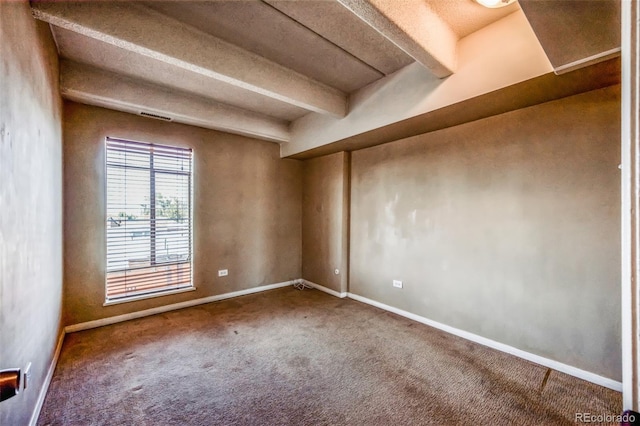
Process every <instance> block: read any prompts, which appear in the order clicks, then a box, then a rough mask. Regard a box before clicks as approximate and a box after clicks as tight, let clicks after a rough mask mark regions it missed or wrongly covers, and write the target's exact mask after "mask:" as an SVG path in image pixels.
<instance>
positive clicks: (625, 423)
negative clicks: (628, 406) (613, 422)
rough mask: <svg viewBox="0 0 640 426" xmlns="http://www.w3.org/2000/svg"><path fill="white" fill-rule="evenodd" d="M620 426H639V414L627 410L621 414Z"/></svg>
mask: <svg viewBox="0 0 640 426" xmlns="http://www.w3.org/2000/svg"><path fill="white" fill-rule="evenodd" d="M620 425H621V426H636V425H640V413H636V412H635V411H632V410H627V411H625V412H624V413H622V421H621V422H620Z"/></svg>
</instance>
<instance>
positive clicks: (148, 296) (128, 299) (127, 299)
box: [102, 287, 196, 306]
mask: <svg viewBox="0 0 640 426" xmlns="http://www.w3.org/2000/svg"><path fill="white" fill-rule="evenodd" d="M195 289H196V288H195V287H185V288H179V289H176V290H167V291H161V292H158V293H148V294H141V295H139V296H131V297H123V298H122V299H114V300H106V301H105V302H104V303H103V304H102V306H111V305H119V304H120V303H127V302H137V301H139V300H144V299H152V298H154V297H162V296H170V295H172V294H179V293H186V292H188V291H194V290H195Z"/></svg>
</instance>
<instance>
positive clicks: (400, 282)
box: [393, 280, 402, 288]
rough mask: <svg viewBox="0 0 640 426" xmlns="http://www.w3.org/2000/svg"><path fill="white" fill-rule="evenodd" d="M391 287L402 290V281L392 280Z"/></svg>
mask: <svg viewBox="0 0 640 426" xmlns="http://www.w3.org/2000/svg"><path fill="white" fill-rule="evenodd" d="M393 286H394V287H396V288H402V281H398V280H393Z"/></svg>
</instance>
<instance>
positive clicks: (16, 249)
mask: <svg viewBox="0 0 640 426" xmlns="http://www.w3.org/2000/svg"><path fill="white" fill-rule="evenodd" d="M0 64H1V66H0V207H1V208H2V213H1V214H0V369H4V368H10V367H21V368H24V367H25V366H26V364H27V363H28V362H32V369H31V372H32V374H31V383H30V384H29V388H28V389H27V390H26V391H23V392H21V393H20V394H19V395H18V396H15V397H13V398H11V399H9V400H6V401H4V402H2V404H0V424H2V425H26V424H28V423H29V419H30V417H31V414H32V413H33V411H34V408H35V406H36V401H37V398H38V393H39V392H40V390H41V389H42V385H43V383H44V379H45V376H46V374H47V370H48V368H49V365H50V364H51V360H52V358H53V354H54V350H55V346H56V342H57V337H58V333H59V329H60V315H61V310H62V134H61V115H62V105H61V102H60V96H59V94H58V57H57V53H56V48H55V45H54V43H53V40H52V38H51V34H50V32H49V28H48V26H47V25H44V24H41V23H36V21H35V20H34V19H33V18H32V17H31V10H30V9H29V4H28V2H4V1H0Z"/></svg>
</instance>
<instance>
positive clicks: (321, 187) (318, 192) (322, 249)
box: [302, 152, 350, 292]
mask: <svg viewBox="0 0 640 426" xmlns="http://www.w3.org/2000/svg"><path fill="white" fill-rule="evenodd" d="M349 161H350V154H349V153H345V152H338V153H336V154H332V155H327V156H324V157H319V158H314V159H312V160H307V161H305V162H304V166H303V194H304V195H303V203H302V278H304V279H306V280H309V281H311V282H314V283H316V284H320V285H322V286H325V287H327V288H330V289H332V290H335V291H338V292H345V291H347V280H348V262H349V257H348V254H349V253H348V251H349V250H348V243H349V241H348V238H349V234H348V232H349V224H348V221H349ZM335 269H338V270H339V274H338V275H336V274H335V273H334V270H335Z"/></svg>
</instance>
